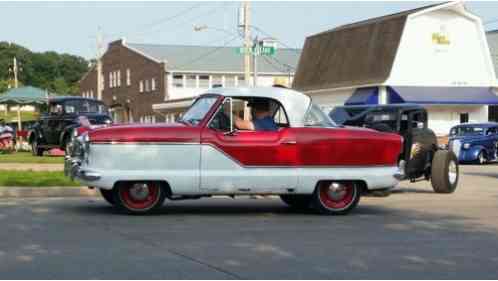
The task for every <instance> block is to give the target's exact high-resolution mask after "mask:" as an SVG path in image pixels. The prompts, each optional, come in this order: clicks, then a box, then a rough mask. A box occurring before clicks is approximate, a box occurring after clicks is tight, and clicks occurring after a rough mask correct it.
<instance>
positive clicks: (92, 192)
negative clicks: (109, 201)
mask: <svg viewBox="0 0 498 281" xmlns="http://www.w3.org/2000/svg"><path fill="white" fill-rule="evenodd" d="M99 195H100V194H99V192H98V190H97V189H88V188H87V187H86V186H84V187H61V186H54V187H9V186H2V187H0V199H2V198H20V197H94V196H99Z"/></svg>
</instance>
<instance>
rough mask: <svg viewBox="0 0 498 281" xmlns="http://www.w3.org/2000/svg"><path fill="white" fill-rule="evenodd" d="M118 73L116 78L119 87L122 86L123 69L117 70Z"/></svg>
mask: <svg viewBox="0 0 498 281" xmlns="http://www.w3.org/2000/svg"><path fill="white" fill-rule="evenodd" d="M116 74H117V75H116V79H117V80H118V81H117V82H118V83H116V85H118V87H121V70H118V71H116Z"/></svg>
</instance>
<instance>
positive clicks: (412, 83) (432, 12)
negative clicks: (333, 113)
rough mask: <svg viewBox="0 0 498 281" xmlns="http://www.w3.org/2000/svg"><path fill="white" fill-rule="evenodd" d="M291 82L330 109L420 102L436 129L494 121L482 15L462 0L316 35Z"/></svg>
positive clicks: (491, 77) (491, 72)
mask: <svg viewBox="0 0 498 281" xmlns="http://www.w3.org/2000/svg"><path fill="white" fill-rule="evenodd" d="M293 87H294V88H296V89H298V90H301V91H303V92H305V93H306V94H308V95H310V96H311V97H312V98H313V99H314V100H315V101H316V102H318V103H319V104H321V105H322V106H323V107H324V108H325V109H331V108H333V107H334V106H337V105H342V104H396V103H416V104H421V105H423V106H425V107H426V108H427V110H428V112H429V126H430V127H431V128H432V129H433V130H434V131H435V132H436V133H437V134H438V135H447V134H448V132H449V129H450V128H451V127H452V126H454V125H456V124H458V123H461V122H486V121H488V106H490V105H498V96H497V95H496V93H495V90H494V89H495V87H496V76H495V71H494V67H493V63H492V60H491V56H490V51H489V48H488V44H487V40H486V34H485V32H484V29H483V26H482V22H481V20H480V19H479V18H478V17H477V16H475V15H473V14H471V13H469V12H468V11H467V10H466V9H465V5H464V4H463V3H461V2H451V3H445V4H438V5H432V6H428V7H423V8H419V9H415V10H410V11H405V12H402V13H398V14H394V15H389V16H384V17H380V18H374V19H370V20H366V21H362V22H358V23H353V24H349V25H345V26H340V27H337V28H335V29H332V30H330V31H327V32H323V33H319V34H316V35H313V36H310V37H308V38H307V39H306V43H305V46H304V49H303V52H302V57H301V60H300V62H299V66H298V69H297V72H296V76H295V80H294V84H293Z"/></svg>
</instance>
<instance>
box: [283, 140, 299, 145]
mask: <svg viewBox="0 0 498 281" xmlns="http://www.w3.org/2000/svg"><path fill="white" fill-rule="evenodd" d="M296 143H297V142H296V141H294V140H289V141H283V142H282V144H285V145H295V144H296Z"/></svg>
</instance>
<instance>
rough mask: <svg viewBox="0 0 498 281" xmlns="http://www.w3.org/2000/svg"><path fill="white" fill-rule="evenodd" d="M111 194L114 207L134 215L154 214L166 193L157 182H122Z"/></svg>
mask: <svg viewBox="0 0 498 281" xmlns="http://www.w3.org/2000/svg"><path fill="white" fill-rule="evenodd" d="M112 192H113V199H114V202H115V206H116V207H118V208H119V209H120V210H121V211H123V212H125V213H127V214H134V215H140V214H148V213H152V212H154V211H155V210H157V209H158V208H160V207H161V206H162V204H163V202H164V199H165V198H166V193H165V192H164V190H163V189H162V187H161V185H160V184H159V183H157V182H122V183H119V184H118V185H117V186H116V187H115V188H113V190H112Z"/></svg>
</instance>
